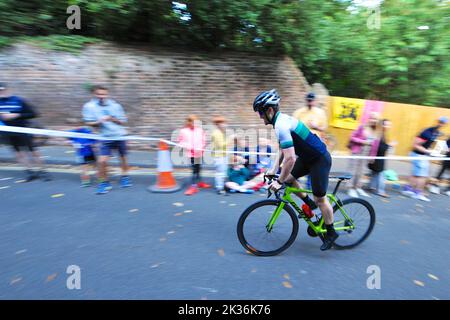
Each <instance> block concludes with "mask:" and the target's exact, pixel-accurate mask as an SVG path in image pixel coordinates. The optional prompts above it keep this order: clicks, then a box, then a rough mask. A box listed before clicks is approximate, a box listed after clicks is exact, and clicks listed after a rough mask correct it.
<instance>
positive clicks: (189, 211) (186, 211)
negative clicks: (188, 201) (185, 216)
mask: <svg viewBox="0 0 450 320" xmlns="http://www.w3.org/2000/svg"><path fill="white" fill-rule="evenodd" d="M191 212H192V210H184V213H191Z"/></svg>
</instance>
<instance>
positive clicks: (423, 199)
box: [414, 193, 431, 202]
mask: <svg viewBox="0 0 450 320" xmlns="http://www.w3.org/2000/svg"><path fill="white" fill-rule="evenodd" d="M414 199H417V200H422V201H426V202H430V201H431V200H430V199H428V198H427V197H425V196H424V195H423V194H421V193H418V194H416V196H415V197H414Z"/></svg>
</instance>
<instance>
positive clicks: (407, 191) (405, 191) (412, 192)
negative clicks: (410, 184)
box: [402, 190, 416, 198]
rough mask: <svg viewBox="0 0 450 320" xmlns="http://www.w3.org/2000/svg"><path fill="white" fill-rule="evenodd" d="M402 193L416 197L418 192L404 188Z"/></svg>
mask: <svg viewBox="0 0 450 320" xmlns="http://www.w3.org/2000/svg"><path fill="white" fill-rule="evenodd" d="M402 195H404V196H407V197H411V198H414V197H415V195H416V194H415V193H414V191H410V190H403V191H402Z"/></svg>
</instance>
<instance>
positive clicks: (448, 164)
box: [430, 137, 450, 196]
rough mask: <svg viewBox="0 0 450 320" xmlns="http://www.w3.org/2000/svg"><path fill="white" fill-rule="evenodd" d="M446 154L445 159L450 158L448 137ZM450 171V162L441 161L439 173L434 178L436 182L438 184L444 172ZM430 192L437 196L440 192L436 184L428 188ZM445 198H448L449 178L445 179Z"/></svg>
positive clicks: (449, 194)
mask: <svg viewBox="0 0 450 320" xmlns="http://www.w3.org/2000/svg"><path fill="white" fill-rule="evenodd" d="M446 144H447V153H446V157H447V158H450V137H448V138H447V142H446ZM448 169H450V160H443V161H442V165H441V169H440V170H439V173H438V174H437V176H436V180H437V181H438V182H440V181H441V180H442V178H443V175H444V174H445V172H446V171H447V170H448ZM430 192H432V193H436V194H439V193H440V190H439V186H438V184H434V185H432V186H430ZM444 193H445V194H446V195H447V196H450V178H447V189H446V191H445V192H444Z"/></svg>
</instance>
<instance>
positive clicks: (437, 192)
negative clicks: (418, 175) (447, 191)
mask: <svg viewBox="0 0 450 320" xmlns="http://www.w3.org/2000/svg"><path fill="white" fill-rule="evenodd" d="M428 190H429V191H430V192H431V193H434V194H440V190H439V187H437V186H433V185H429V186H428Z"/></svg>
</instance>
